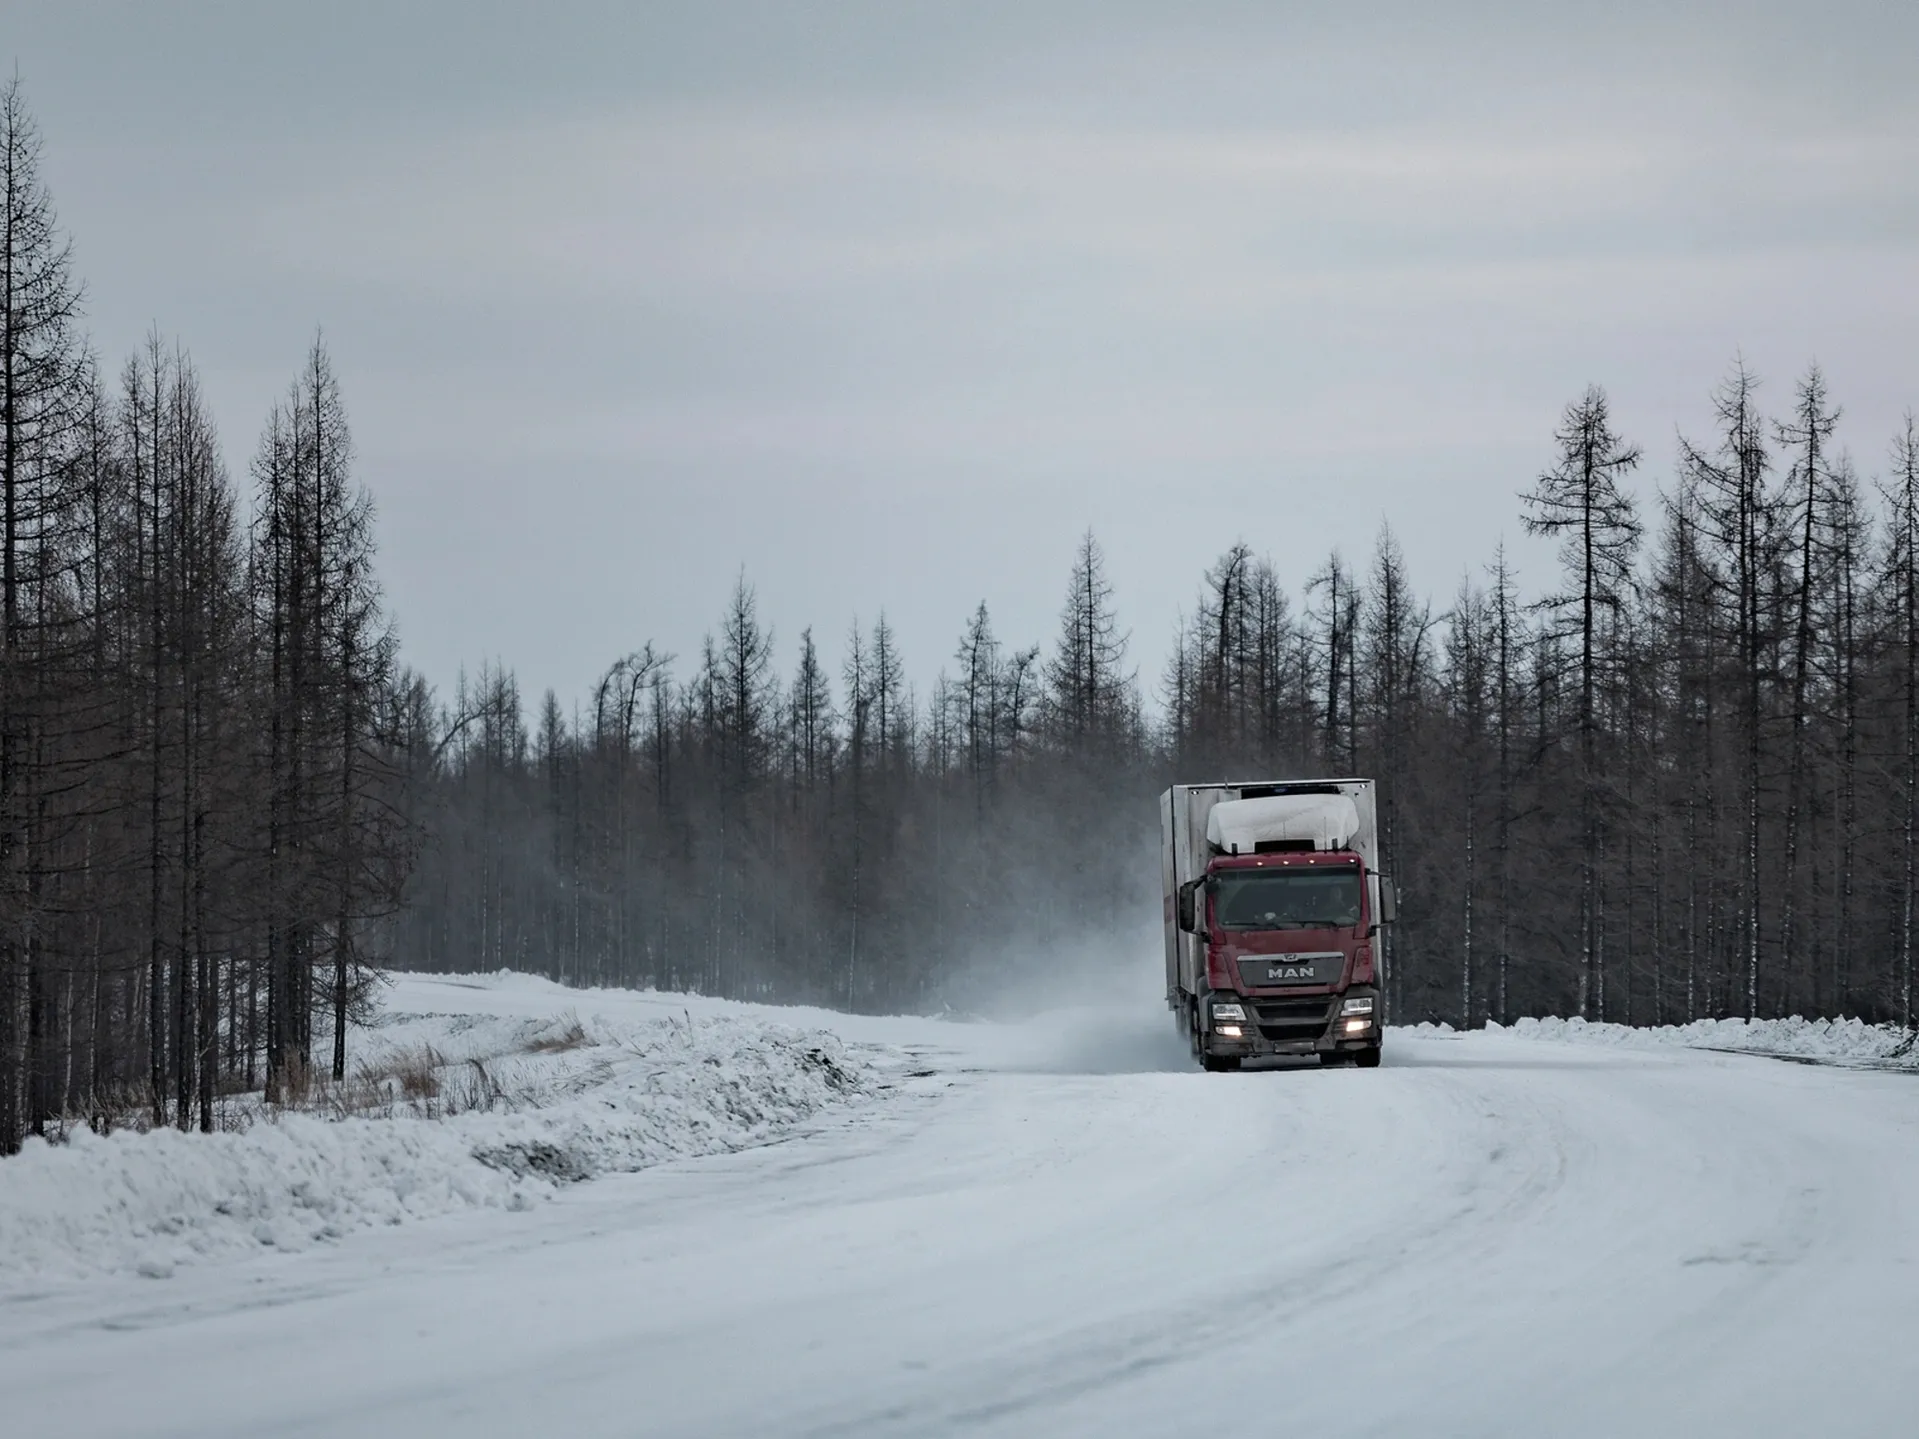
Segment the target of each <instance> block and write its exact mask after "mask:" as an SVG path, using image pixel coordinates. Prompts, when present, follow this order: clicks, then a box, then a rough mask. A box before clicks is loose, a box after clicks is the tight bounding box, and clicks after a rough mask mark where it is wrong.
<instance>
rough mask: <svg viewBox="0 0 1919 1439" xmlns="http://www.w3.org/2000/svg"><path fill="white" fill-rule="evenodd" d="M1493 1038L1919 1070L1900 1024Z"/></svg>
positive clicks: (1708, 1026)
mask: <svg viewBox="0 0 1919 1439" xmlns="http://www.w3.org/2000/svg"><path fill="white" fill-rule="evenodd" d="M1486 1029H1487V1031H1488V1032H1489V1033H1494V1034H1498V1033H1502V1032H1504V1033H1509V1034H1512V1035H1515V1036H1517V1037H1519V1038H1521V1039H1547V1040H1558V1041H1561V1042H1565V1043H1572V1044H1600V1045H1611V1046H1614V1047H1616V1048H1625V1049H1658V1048H1661V1047H1665V1046H1670V1045H1679V1046H1681V1047H1683V1048H1687V1049H1716V1050H1728V1051H1733V1052H1737V1053H1741V1054H1758V1055H1765V1056H1768V1057H1770V1058H1775V1059H1803V1060H1807V1061H1811V1062H1815V1063H1820V1064H1843V1065H1853V1066H1860V1067H1871V1068H1919V1054H1915V1053H1914V1046H1913V1043H1912V1037H1911V1036H1910V1035H1908V1034H1907V1033H1906V1031H1904V1030H1903V1029H1900V1028H1898V1027H1897V1026H1896V1025H1889V1024H1867V1023H1865V1022H1864V1021H1862V1020H1857V1019H1801V1018H1799V1017H1797V1016H1795V1017H1793V1018H1791V1019H1759V1020H1752V1021H1747V1020H1743V1019H1698V1020H1694V1021H1693V1022H1692V1023H1691V1024H1669V1025H1661V1026H1658V1027H1656V1028H1645V1029H1635V1028H1633V1027H1631V1026H1629V1025H1624V1024H1594V1023H1591V1022H1589V1021H1587V1020H1584V1019H1521V1020H1518V1021H1516V1022H1515V1023H1514V1024H1513V1025H1512V1026H1511V1027H1510V1028H1503V1027H1502V1026H1500V1025H1497V1024H1488V1025H1487V1026H1486ZM1450 1030H1451V1026H1450V1025H1438V1026H1434V1025H1431V1024H1421V1025H1417V1026H1414V1027H1413V1032H1415V1033H1418V1032H1425V1033H1436V1032H1450Z"/></svg>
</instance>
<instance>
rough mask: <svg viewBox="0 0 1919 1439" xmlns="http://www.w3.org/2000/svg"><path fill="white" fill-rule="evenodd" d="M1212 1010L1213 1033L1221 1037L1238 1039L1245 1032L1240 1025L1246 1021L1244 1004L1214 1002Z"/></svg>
mask: <svg viewBox="0 0 1919 1439" xmlns="http://www.w3.org/2000/svg"><path fill="white" fill-rule="evenodd" d="M1212 1012H1213V1033H1214V1034H1217V1035H1219V1036H1220V1037H1221V1038H1222V1039H1238V1038H1240V1036H1242V1035H1243V1034H1245V1032H1246V1031H1245V1029H1244V1028H1243V1027H1242V1026H1244V1025H1245V1023H1246V1006H1245V1005H1243V1004H1215V1005H1213V1006H1212Z"/></svg>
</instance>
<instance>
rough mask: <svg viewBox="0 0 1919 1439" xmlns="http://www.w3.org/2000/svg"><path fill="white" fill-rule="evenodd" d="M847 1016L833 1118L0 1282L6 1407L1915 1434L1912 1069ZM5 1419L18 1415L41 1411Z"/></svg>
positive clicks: (508, 1431)
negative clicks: (530, 1206)
mask: <svg viewBox="0 0 1919 1439" xmlns="http://www.w3.org/2000/svg"><path fill="white" fill-rule="evenodd" d="M1149 1018H1150V1019H1151V1023H1152V1028H1151V1029H1150V1030H1145V1029H1142V1028H1141V1026H1142V1024H1144V1023H1146V1022H1147V1021H1145V1020H1140V1019H1130V1018H1129V1019H1123V1020H1118V1021H1114V1020H1110V1019H1105V1020H1103V1019H1102V1018H1101V1017H1099V1016H1077V1017H1075V1016H1067V1017H1064V1018H1061V1019H1059V1020H1057V1021H1056V1022H1049V1023H1048V1024H1046V1025H1028V1026H1024V1027H1022V1028H1021V1029H1019V1030H1018V1031H1012V1030H1000V1029H996V1028H994V1027H992V1026H942V1027H941V1034H940V1036H938V1037H936V1038H934V1039H928V1037H927V1034H928V1026H926V1025H924V1024H915V1025H913V1026H912V1027H911V1029H910V1032H909V1031H908V1030H906V1029H902V1030H901V1031H900V1032H899V1033H897V1034H891V1033H889V1032H888V1031H887V1030H886V1028H885V1026H886V1024H887V1023H888V1022H887V1021H859V1022H857V1024H855V1023H854V1022H851V1021H849V1031H848V1032H849V1033H855V1032H856V1034H857V1037H860V1038H864V1039H866V1040H869V1041H886V1040H891V1041H893V1042H894V1043H896V1044H898V1045H901V1046H903V1048H904V1053H905V1057H904V1058H903V1059H900V1058H895V1059H894V1060H893V1061H892V1062H893V1064H894V1066H895V1068H896V1069H897V1071H898V1074H899V1078H898V1089H897V1091H896V1092H895V1095H894V1097H893V1098H891V1099H889V1100H888V1101H886V1102H884V1103H882V1104H880V1105H877V1106H873V1107H871V1108H869V1109H867V1110H865V1111H863V1112H861V1113H859V1114H857V1115H854V1116H851V1117H848V1118H845V1119H843V1120H840V1121H837V1122H835V1123H833V1124H830V1125H827V1126H825V1127H823V1128H822V1129H820V1130H819V1131H817V1132H815V1133H813V1134H811V1135H809V1136H807V1137H806V1138H803V1139H800V1140H796V1141H793V1142H789V1143H786V1144H781V1145H777V1146H774V1147H771V1148H767V1149H762V1150H757V1151H752V1152H748V1153H744V1154H737V1155H732V1156H729V1157H725V1158H721V1159H715V1160H702V1161H698V1162H691V1163H684V1164H675V1165H669V1166H663V1167H661V1168H658V1169H654V1170H650V1171H647V1172H644V1173H641V1174H636V1175H629V1176H622V1177H618V1178H613V1179H606V1180H601V1181H597V1182H595V1183H593V1184H588V1185H583V1186H580V1187H578V1188H577V1189H575V1190H573V1191H571V1192H570V1193H568V1194H567V1195H565V1196H564V1197H563V1198H562V1199H561V1200H559V1201H558V1202H556V1203H554V1204H551V1205H547V1206H544V1207H542V1208H541V1209H540V1210H539V1211H538V1212H536V1213H533V1214H522V1215H501V1214H494V1213H488V1214H476V1215H472V1216H464V1217H461V1218H458V1219H454V1220H447V1221H435V1222H432V1223H429V1224H421V1225H417V1226H411V1227H408V1228H407V1229H404V1230H395V1231H393V1232H391V1233H384V1234H379V1235H373V1236H362V1237H359V1238H355V1239H353V1240H350V1241H348V1242H346V1243H343V1244H341V1245H339V1246H337V1247H336V1248H334V1249H332V1250H328V1251H325V1252H320V1253H310V1254H304V1255H289V1256H283V1257H281V1258H280V1259H279V1260H277V1261H275V1262H271V1263H268V1262H262V1263H247V1264H242V1265H228V1266H224V1267H219V1266H210V1267H209V1268H208V1269H206V1270H205V1271H204V1272H198V1273H187V1272H182V1273H181V1274H180V1275H178V1276H176V1277H175V1278H174V1279H172V1280H169V1281H166V1282H165V1283H155V1282H153V1281H145V1280H135V1279H127V1280H109V1281H99V1282H96V1283H91V1284H86V1285H77V1286H72V1287H70V1288H65V1289H61V1290H59V1291H57V1292H54V1291H49V1292H45V1293H41V1294H38V1295H25V1296H16V1297H14V1299H13V1301H12V1302H10V1303H6V1304H4V1305H0V1396H3V1397H0V1411H3V1412H4V1413H5V1414H6V1415H7V1416H8V1422H7V1424H6V1425H5V1426H4V1427H5V1429H6V1431H7V1432H8V1433H10V1434H20V1435H54V1434H58V1435H62V1436H70V1439H81V1436H95V1435H100V1436H105V1435H116V1436H118V1435H136V1434H138V1435H182V1436H185V1435H192V1436H196V1439H211V1436H227V1435H231V1436H248V1439H259V1436H268V1435H345V1434H354V1435H361V1434H364V1435H388V1434H391V1435H396V1436H406V1439H437V1436H440V1435H448V1436H452V1435H459V1436H461V1439H483V1436H492V1435H536V1434H539V1435H546V1434H553V1435H565V1436H568V1439H588V1436H599V1435H606V1436H637V1435H646V1436H654V1435H657V1436H702V1439H705V1436H726V1435H755V1436H788V1435H813V1436H828V1435H831V1436H865V1435H889V1436H891V1435H961V1434H963V1435H1004V1436H1016V1435H1017V1436H1027V1435H1046V1436H1068V1435H1082V1434H1083V1435H1100V1436H1105V1437H1106V1439H1111V1436H1115V1435H1168V1436H1175V1435H1177V1436H1188V1435H1198V1434H1205V1433H1228V1432H1232V1433H1250V1434H1282V1433H1283V1434H1295V1433H1299V1434H1314V1435H1321V1436H1324V1435H1349V1434H1350V1435H1375V1434H1376V1435H1505V1434H1512V1435H1542V1434H1543V1435H1564V1436H1577V1435H1595V1436H1598V1435H1608V1436H1610V1435H1626V1434H1632V1435H1664V1434H1672V1435H1687V1436H1699V1435H1719V1434H1726V1435H1735V1434H1736V1435H1774V1434H1777V1435H1787V1434H1793V1435H1802V1434H1822V1435H1840V1434H1862V1435H1863V1434H1873V1435H1885V1434H1896V1433H1912V1432H1919V1418H1916V1417H1915V1415H1916V1414H1919V1409H1915V1401H1916V1400H1919V1354H1915V1349H1914V1338H1915V1336H1916V1335H1919V1221H1915V1218H1914V1206H1913V1200H1914V1197H1915V1195H1919V1143H1915V1141H1919V1079H1915V1078H1912V1077H1909V1076H1905V1075H1895V1074H1883V1073H1862V1072H1854V1071H1845V1070H1837V1069H1826V1068H1816V1067H1809V1066H1803V1065H1792V1064H1783V1063H1777V1062H1773V1061H1768V1060H1764V1059H1755V1058H1748V1057H1741V1056H1730V1055H1721V1054H1705V1053H1698V1052H1693V1051H1682V1050H1671V1051H1659V1052H1643V1051H1622V1050H1613V1049H1604V1048H1599V1047H1584V1046H1578V1045H1571V1044H1562V1043H1551V1042H1545V1041H1527V1040H1522V1039H1519V1038H1516V1037H1512V1036H1507V1035H1493V1036H1488V1035H1468V1036H1457V1037H1455V1036H1437V1035H1425V1036H1419V1035H1408V1034H1396V1035H1395V1036H1393V1042H1392V1043H1391V1044H1390V1045H1389V1048H1388V1054H1387V1062H1386V1064H1385V1066H1384V1067H1383V1068H1381V1069H1379V1070H1376V1071H1366V1072H1362V1071H1357V1070H1328V1071H1322V1070H1318V1069H1291V1070H1283V1071H1277V1072H1257V1073H1244V1074H1232V1075H1204V1074H1200V1073H1197V1072H1193V1071H1191V1070H1189V1069H1188V1068H1187V1067H1186V1065H1185V1062H1184V1061H1183V1058H1182V1056H1180V1055H1179V1054H1178V1053H1177V1052H1176V1050H1175V1049H1174V1048H1173V1046H1172V1044H1171V1042H1170V1037H1169V1032H1168V1031H1167V1029H1166V1028H1165V1027H1164V1026H1163V1022H1162V1021H1160V1020H1159V1018H1158V1017H1157V1016H1151V1017H1149ZM16 1416H18V1419H19V1420H24V1422H22V1423H19V1424H18V1427H16V1422H17V1421H16Z"/></svg>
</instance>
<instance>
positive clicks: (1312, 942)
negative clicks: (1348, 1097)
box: [1159, 779, 1397, 1069]
mask: <svg viewBox="0 0 1919 1439" xmlns="http://www.w3.org/2000/svg"><path fill="white" fill-rule="evenodd" d="M1159 818H1160V836H1161V841H1162V843H1161V850H1162V854H1161V870H1162V873H1163V876H1164V880H1165V885H1164V892H1165V918H1166V1003H1167V1005H1168V1007H1170V1008H1171V1009H1172V1011H1173V1017H1174V1019H1175V1020H1176V1021H1177V1022H1178V1024H1179V1027H1180V1031H1181V1033H1183V1034H1184V1035H1185V1036H1186V1037H1187V1041H1188V1043H1189V1044H1190V1045H1191V1046H1192V1050H1193V1055H1194V1057H1195V1058H1196V1059H1198V1060H1199V1062H1200V1063H1201V1064H1202V1065H1204V1066H1205V1067H1206V1068H1207V1069H1237V1068H1238V1067H1239V1063H1240V1061H1241V1060H1242V1059H1252V1058H1257V1057H1259V1056H1262V1055H1301V1056H1303V1055H1310V1054H1317V1055H1318V1056H1319V1061H1320V1063H1321V1064H1342V1063H1346V1062H1352V1063H1356V1064H1359V1065H1362V1066H1372V1065H1376V1064H1378V1063H1379V1044H1380V1035H1381V1032H1382V1029H1383V1026H1384V1023H1385V1012H1384V996H1383V994H1382V992H1381V984H1382V981H1383V980H1384V979H1385V973H1384V956H1383V955H1382V954H1381V952H1380V948H1379V930H1380V926H1382V925H1385V924H1390V923H1391V922H1392V920H1393V915H1394V911H1395V909H1396V908H1397V902H1396V899H1395V896H1394V892H1393V882H1392V881H1391V880H1390V879H1388V878H1387V877H1386V876H1384V875H1382V874H1381V873H1380V872H1379V823H1378V815H1377V810H1376V806H1375V804H1374V792H1373V782H1372V781H1371V780H1369V779H1329V780H1261V781H1258V782H1245V783H1234V784H1180V785H1174V786H1173V787H1172V788H1171V789H1169V790H1167V791H1166V793H1165V794H1163V795H1161V796H1160V800H1159Z"/></svg>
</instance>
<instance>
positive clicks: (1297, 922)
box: [1213, 869, 1359, 929]
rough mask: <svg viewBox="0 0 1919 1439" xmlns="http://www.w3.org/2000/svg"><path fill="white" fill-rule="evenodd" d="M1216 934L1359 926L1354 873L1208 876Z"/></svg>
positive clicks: (1252, 872)
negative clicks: (1223, 930) (1217, 928)
mask: <svg viewBox="0 0 1919 1439" xmlns="http://www.w3.org/2000/svg"><path fill="white" fill-rule="evenodd" d="M1213 884H1214V885H1215V887H1216V888H1215V891H1214V892H1215V899H1214V901H1213V917H1214V918H1215V919H1216V920H1217V921H1218V922H1219V927H1220V928H1221V929H1338V928H1341V927H1343V926H1346V925H1354V924H1358V923H1359V871H1358V870H1357V869H1293V870H1285V869H1252V870H1247V869H1237V870H1225V871H1223V872H1222V873H1220V874H1216V875H1214V876H1213Z"/></svg>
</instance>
